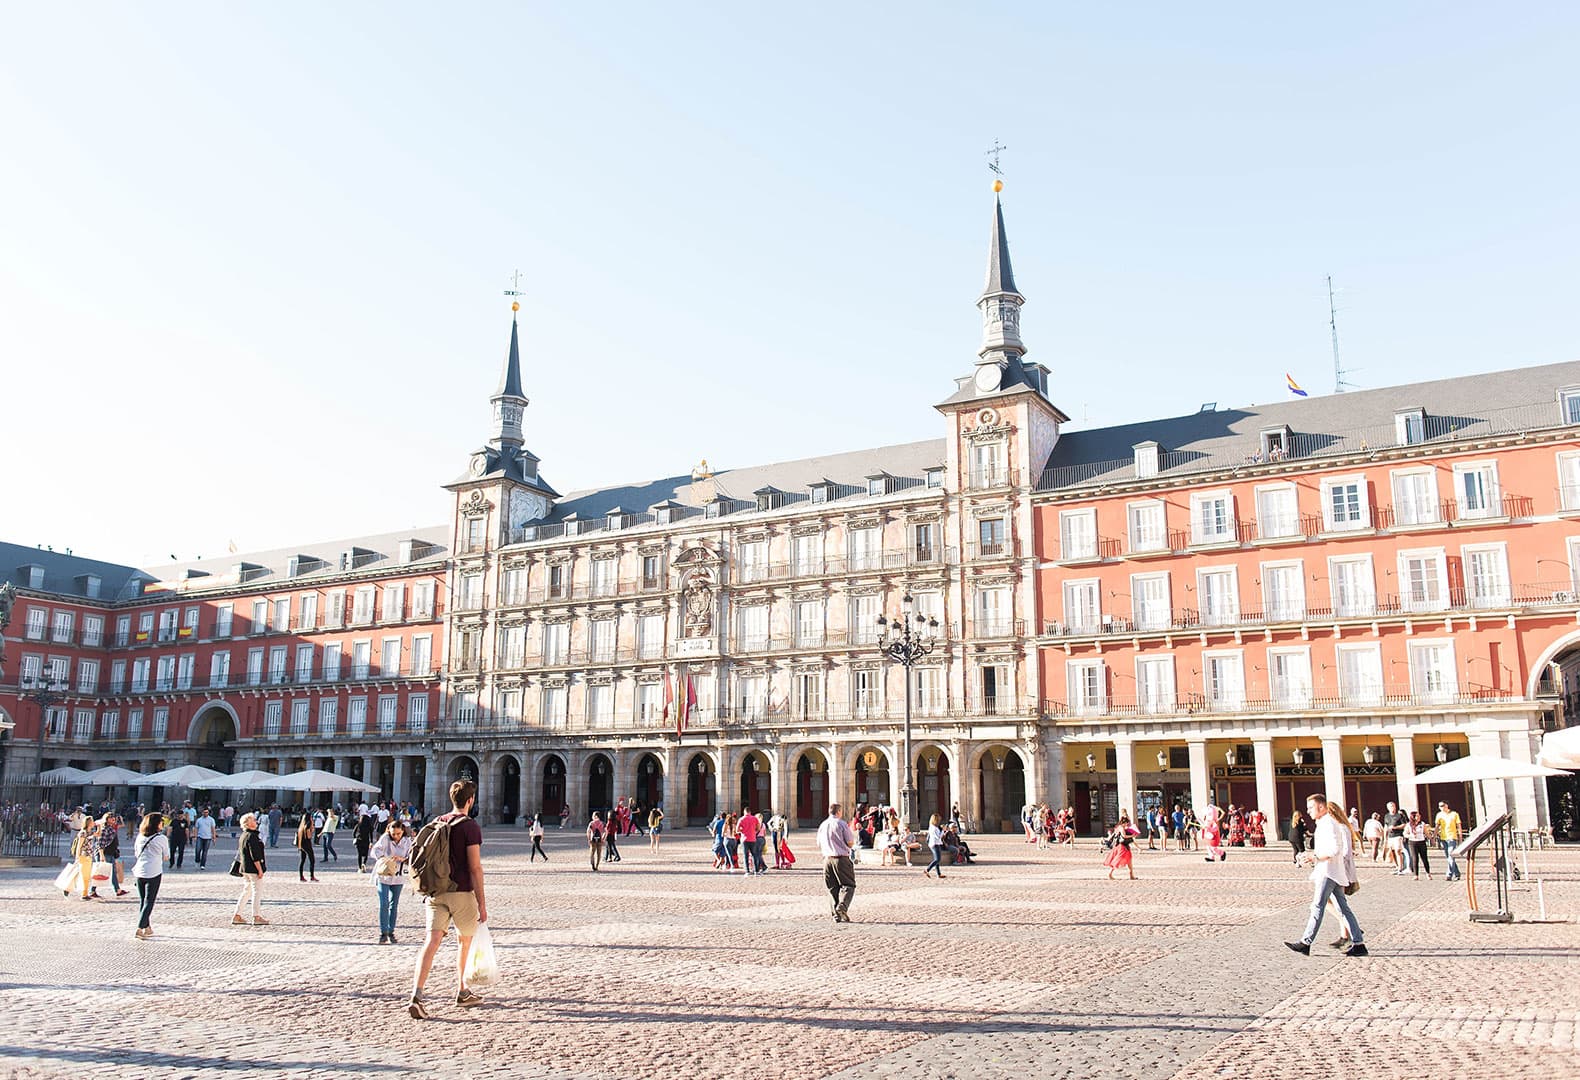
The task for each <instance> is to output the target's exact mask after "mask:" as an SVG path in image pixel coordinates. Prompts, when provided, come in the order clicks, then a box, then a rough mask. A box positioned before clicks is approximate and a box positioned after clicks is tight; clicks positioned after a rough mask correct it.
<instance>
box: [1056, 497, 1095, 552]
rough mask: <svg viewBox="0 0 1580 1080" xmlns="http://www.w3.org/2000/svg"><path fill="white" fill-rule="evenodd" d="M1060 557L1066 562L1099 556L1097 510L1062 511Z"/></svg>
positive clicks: (1060, 516)
mask: <svg viewBox="0 0 1580 1080" xmlns="http://www.w3.org/2000/svg"><path fill="white" fill-rule="evenodd" d="M1059 558H1060V559H1061V560H1063V561H1065V562H1072V561H1075V560H1079V559H1095V558H1097V511H1095V510H1064V511H1061V512H1060V514H1059Z"/></svg>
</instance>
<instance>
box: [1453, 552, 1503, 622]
mask: <svg viewBox="0 0 1580 1080" xmlns="http://www.w3.org/2000/svg"><path fill="white" fill-rule="evenodd" d="M1460 554H1461V556H1462V562H1463V566H1464V572H1465V603H1466V604H1467V605H1469V606H1470V607H1473V608H1503V607H1508V606H1509V604H1510V602H1511V601H1512V594H1511V591H1510V589H1509V556H1508V546H1507V545H1506V544H1502V543H1498V544H1475V545H1467V546H1466V547H1463V548H1461V549H1460Z"/></svg>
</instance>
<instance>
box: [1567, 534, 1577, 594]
mask: <svg viewBox="0 0 1580 1080" xmlns="http://www.w3.org/2000/svg"><path fill="white" fill-rule="evenodd" d="M1569 589H1570V591H1571V592H1580V536H1571V537H1570V538H1569Z"/></svg>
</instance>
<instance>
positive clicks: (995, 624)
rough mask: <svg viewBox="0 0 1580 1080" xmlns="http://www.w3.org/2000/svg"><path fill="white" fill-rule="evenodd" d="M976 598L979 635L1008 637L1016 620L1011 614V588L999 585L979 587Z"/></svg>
mask: <svg viewBox="0 0 1580 1080" xmlns="http://www.w3.org/2000/svg"><path fill="white" fill-rule="evenodd" d="M976 599H977V603H976V632H977V636H978V637H1008V636H1009V635H1010V633H1011V632H1012V630H1013V628H1014V620H1013V618H1011V616H1010V599H1009V589H1007V588H1003V587H998V586H995V587H993V588H990V589H978V590H977V594H976Z"/></svg>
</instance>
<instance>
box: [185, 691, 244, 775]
mask: <svg viewBox="0 0 1580 1080" xmlns="http://www.w3.org/2000/svg"><path fill="white" fill-rule="evenodd" d="M239 730H240V727H239V725H238V724H237V722H236V714H235V712H234V711H233V710H232V709H231V707H230V706H229V705H226V704H225V703H224V702H219V701H216V702H211V703H210V704H208V705H206V706H204V707H203V708H202V709H201V710H200V711H199V712H198V714H197V715H196V716H194V717H193V718H192V723H191V724H189V725H188V726H187V746H188V747H189V748H190V750H189V752H188V760H189V761H190V763H191V764H193V765H202V766H203V767H204V768H207V769H218V770H220V771H221V772H226V773H232V772H235V771H236V752H235V751H234V750H232V749H231V746H230V744H231V743H233V742H235V740H236V733H237V732H238V731H239Z"/></svg>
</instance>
